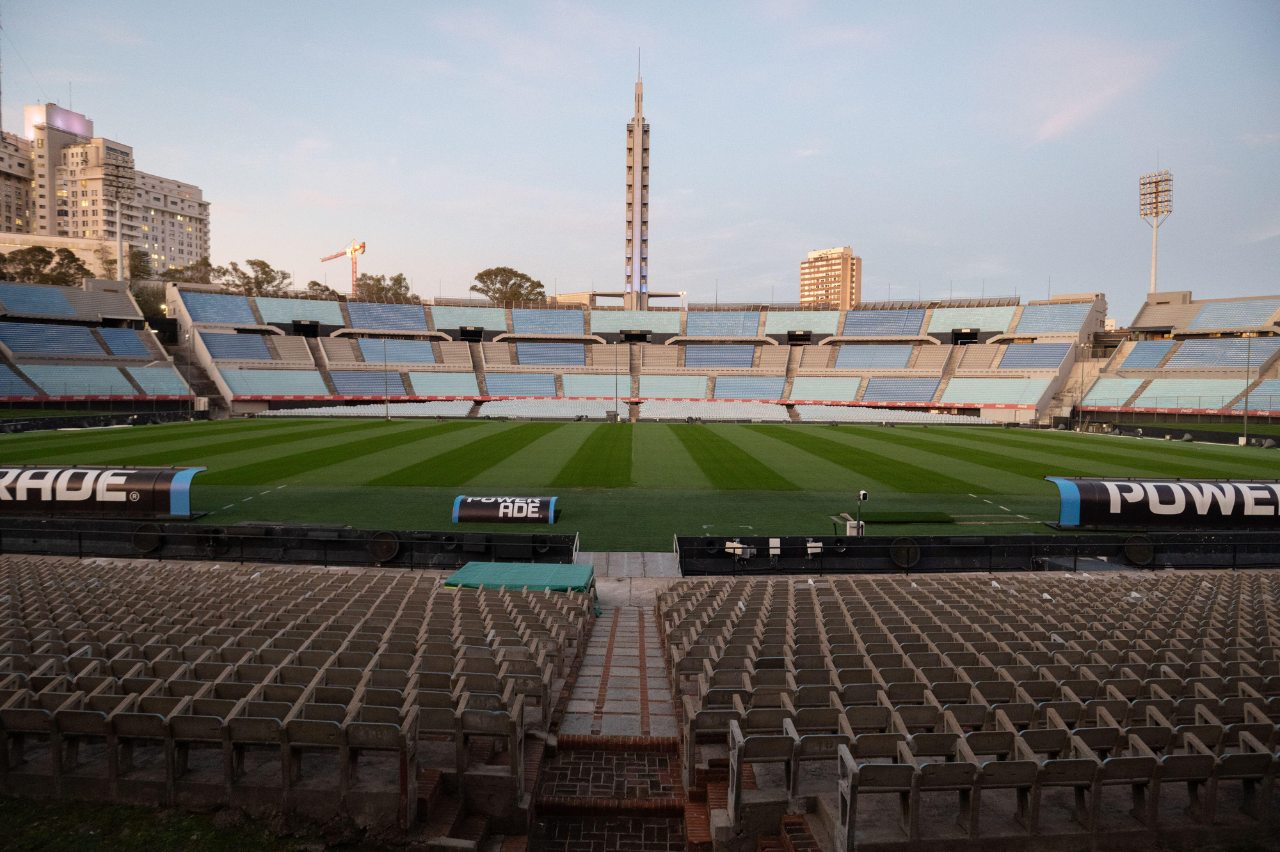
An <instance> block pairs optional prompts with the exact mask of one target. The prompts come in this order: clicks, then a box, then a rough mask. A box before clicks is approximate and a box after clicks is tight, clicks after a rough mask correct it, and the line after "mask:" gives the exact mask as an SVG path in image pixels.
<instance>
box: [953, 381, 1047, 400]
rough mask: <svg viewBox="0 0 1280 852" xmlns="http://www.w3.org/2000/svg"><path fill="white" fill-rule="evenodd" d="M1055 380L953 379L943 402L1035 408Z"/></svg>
mask: <svg viewBox="0 0 1280 852" xmlns="http://www.w3.org/2000/svg"><path fill="white" fill-rule="evenodd" d="M1051 381H1052V379H952V380H951V381H950V383H948V384H947V389H946V390H944V391H943V392H942V400H941V401H942V402H951V403H976V404H984V405H1035V404H1036V403H1037V402H1039V401H1040V397H1042V396H1044V392H1045V391H1046V390H1048V388H1049V384H1050V382H1051Z"/></svg>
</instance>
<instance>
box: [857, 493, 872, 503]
mask: <svg viewBox="0 0 1280 852" xmlns="http://www.w3.org/2000/svg"><path fill="white" fill-rule="evenodd" d="M870 496H871V495H870V494H868V493H867V492H865V491H859V492H858V502H859V503H865V502H867V498H868V497H870Z"/></svg>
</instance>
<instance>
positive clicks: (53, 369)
mask: <svg viewBox="0 0 1280 852" xmlns="http://www.w3.org/2000/svg"><path fill="white" fill-rule="evenodd" d="M22 371H23V372H24V373H26V374H27V376H28V377H29V378H30V379H31V381H33V382H35V383H36V384H37V385H39V386H40V388H41V389H42V390H44V392H45V393H47V394H48V395H49V396H137V395H138V392H137V391H136V390H134V387H133V385H131V384H129V380H128V379H126V378H125V377H124V374H123V373H121V372H120V371H119V370H118V369H116V368H115V367H102V366H94V365H89V364H77V365H75V366H74V367H72V366H63V365H60V364H59V365H49V364H25V365H23V367H22Z"/></svg>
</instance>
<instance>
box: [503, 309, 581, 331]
mask: <svg viewBox="0 0 1280 852" xmlns="http://www.w3.org/2000/svg"><path fill="white" fill-rule="evenodd" d="M511 331H512V332H513V333H515V334H568V335H574V336H578V337H580V336H582V335H583V334H585V333H586V322H585V320H584V319H583V315H582V311H576V310H567V311H553V310H541V309H537V308H512V309H511Z"/></svg>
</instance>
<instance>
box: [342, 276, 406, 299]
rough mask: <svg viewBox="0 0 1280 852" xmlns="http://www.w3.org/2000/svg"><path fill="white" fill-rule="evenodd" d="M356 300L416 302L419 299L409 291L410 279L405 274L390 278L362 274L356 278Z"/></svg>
mask: <svg viewBox="0 0 1280 852" xmlns="http://www.w3.org/2000/svg"><path fill="white" fill-rule="evenodd" d="M354 298H356V299H360V300H361V301H365V302H416V301H418V297H417V296H415V295H414V294H413V293H412V291H410V290H409V279H408V278H405V276H404V273H401V272H397V273H396V274H395V275H392V276H391V277H390V278H388V277H387V276H385V275H369V274H368V273H361V274H360V277H358V278H356V293H355V296H354Z"/></svg>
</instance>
